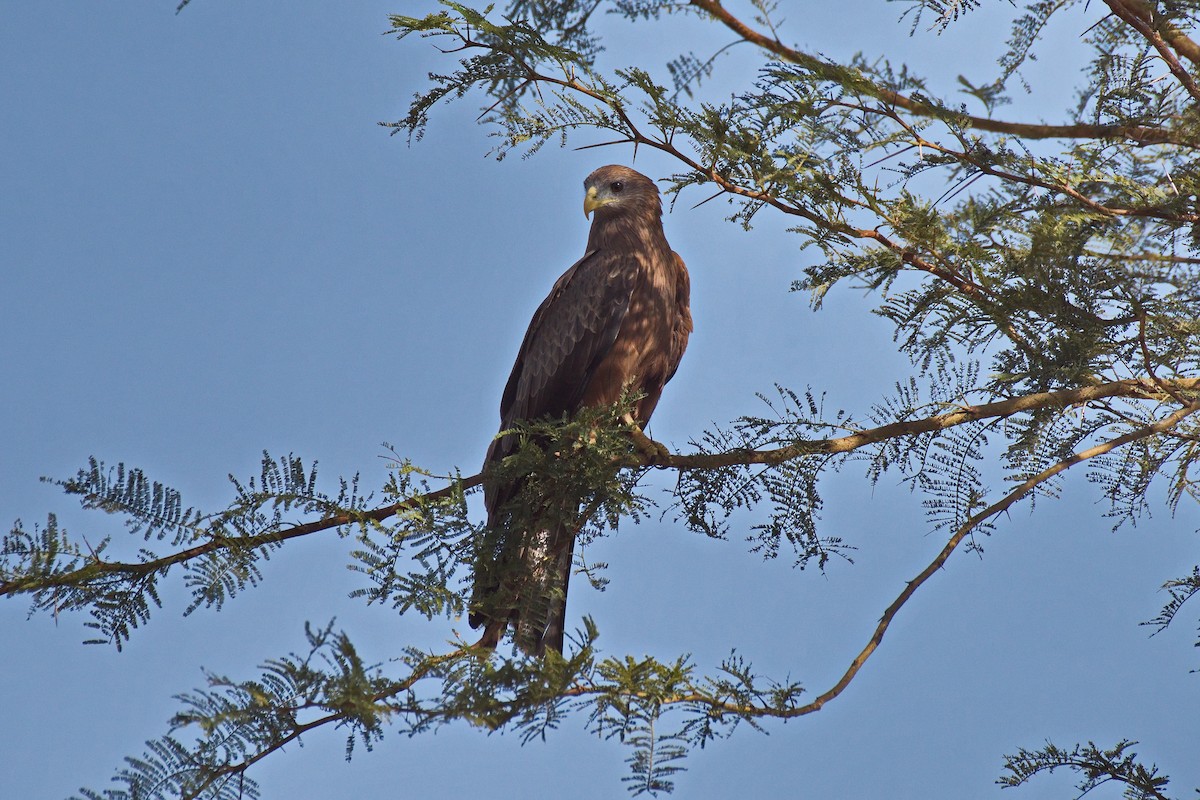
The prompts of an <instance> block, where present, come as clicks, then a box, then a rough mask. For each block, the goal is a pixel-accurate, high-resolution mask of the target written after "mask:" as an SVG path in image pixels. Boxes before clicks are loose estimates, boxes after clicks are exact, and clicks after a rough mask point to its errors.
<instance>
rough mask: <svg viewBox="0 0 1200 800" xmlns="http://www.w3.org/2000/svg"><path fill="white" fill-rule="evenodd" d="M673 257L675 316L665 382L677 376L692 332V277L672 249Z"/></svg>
mask: <svg viewBox="0 0 1200 800" xmlns="http://www.w3.org/2000/svg"><path fill="white" fill-rule="evenodd" d="M671 259H672V261H673V262H674V264H673V265H674V267H675V309H674V311H675V318H674V320H673V325H672V329H671V356H670V358H671V361H670V367H669V369H668V370H667V378H666V380H664V381H663V383H664V384H665V383H667V381H669V380H671V378H674V377H675V372H676V370H678V369H679V362H680V361H682V360H683V351H684V350H686V349H687V343H688V337H689V336H691V334H692V303H691V297H692V279H691V278H690V277H689V276H688V271H687V266H685V265H684V263H683V259H682V258H680V257H679V253H676V252H675V251H671Z"/></svg>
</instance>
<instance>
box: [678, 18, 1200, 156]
mask: <svg viewBox="0 0 1200 800" xmlns="http://www.w3.org/2000/svg"><path fill="white" fill-rule="evenodd" d="M688 2H689V4H690V5H691V6H693V7H695V8H698V9H700V10H701V11H704V12H705V13H707V14H709V15H710V16H711V17H712V18H713V19H715V20H717V21H718V22H720V23H721V24H722V25H724V26H725V27H727V28H729V29H730V30H731V31H733V32H734V33H736V34H737V35H738V36H740V37H741V38H742V39H744V40H745V41H747V42H750V43H751V44H754V45H756V46H758V47H761V48H762V49H764V50H766V51H767V52H769V53H771V54H772V55H774V56H777V57H778V58H780V59H782V60H783V61H787V62H789V63H792V64H799V65H800V66H802V67H805V68H807V69H811V70H813V71H814V72H817V73H819V74H823V73H828V72H830V71H831V70H841V69H843V68H841V67H839V66H838V65H834V64H830V63H828V62H826V61H823V60H821V59H820V58H817V57H816V56H813V55H810V54H808V53H805V52H802V51H800V50H796V49H794V48H791V47H788V46H787V45H785V44H784V43H783V42H781V41H779V39H778V38H776V37H774V36H767V35H766V34H764V33H762V32H760V31H757V30H755V29H754V28H751V27H750V26H749V25H747V24H746V23H744V22H742V21H741V20H740V19H738V18H737V17H735V16H734V15H733V14H731V13H730V12H729V11H728V10H727V9H726V8H725V7H724V6H722V5H721V3H720V2H719V0H688ZM1133 2H1134V0H1113V2H1109V5H1110V6H1112V5H1115V4H1117V3H1122V4H1127V5H1133ZM1175 33H1176V34H1177V37H1179V38H1176V39H1174V40H1172V44H1174V43H1175V42H1176V41H1179V42H1180V46H1181V47H1182V46H1185V45H1184V44H1183V42H1182V41H1180V39H1183V40H1187V41H1188V42H1191V40H1190V39H1187V37H1186V36H1182V34H1179V33H1178V32H1177V31H1176V32H1175ZM1192 46H1193V47H1194V46H1195V43H1194V42H1192ZM1189 52H1190V50H1189ZM1189 57H1190V56H1189ZM854 85H856V86H858V87H859V88H861V89H862V90H863V92H864V93H865V94H868V95H870V96H872V97H875V98H878V99H879V100H882V101H883V102H885V103H889V104H891V105H894V106H897V107H899V108H903V109H904V110H905V111H908V112H910V113H913V114H917V115H918V116H922V117H937V118H945V117H953V118H954V119H955V120H956V121H957V122H958V123H959V124H961V125H964V126H966V127H969V128H974V129H975V130H981V131H987V132H989V133H1006V134H1010V135H1013V136H1020V137H1023V138H1026V139H1104V140H1107V139H1128V140H1130V141H1133V142H1136V143H1137V144H1139V145H1154V144H1175V145H1181V146H1186V147H1197V146H1198V145H1197V144H1196V142H1194V141H1191V140H1190V139H1188V138H1187V137H1184V136H1182V135H1181V134H1179V133H1178V132H1176V131H1172V130H1169V129H1166V128H1157V127H1147V126H1145V125H1091V124H1087V123H1075V124H1069V125H1046V124H1033V123H1023V122H1005V121H1003V120H997V119H991V118H989V117H977V116H974V115H971V114H964V113H962V112H961V111H958V110H954V109H948V108H945V107H943V106H939V105H935V104H933V103H929V102H926V101H922V100H914V99H912V98H911V97H908V96H907V95H903V94H901V93H899V92H896V91H893V90H891V89H886V88H884V87H882V86H879V85H878V84H876V83H874V82H871V81H868V80H867V79H866V78H865V77H864V76H862V75H856V76H855V80H854Z"/></svg>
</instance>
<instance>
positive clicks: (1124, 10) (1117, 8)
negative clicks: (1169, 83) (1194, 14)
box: [1104, 0, 1200, 100]
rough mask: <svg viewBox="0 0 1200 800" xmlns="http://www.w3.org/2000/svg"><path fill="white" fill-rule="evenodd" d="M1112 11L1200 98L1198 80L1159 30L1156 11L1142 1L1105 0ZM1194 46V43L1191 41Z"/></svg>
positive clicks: (1185, 87)
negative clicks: (1155, 18) (1145, 5)
mask: <svg viewBox="0 0 1200 800" xmlns="http://www.w3.org/2000/svg"><path fill="white" fill-rule="evenodd" d="M1104 1H1105V3H1107V4H1108V7H1109V8H1110V9H1112V12H1113V13H1114V14H1116V15H1117V16H1118V17H1120V18H1121V19H1122V20H1123V21H1124V22H1125V23H1126V24H1127V25H1129V27H1131V28H1133V29H1134V30H1135V31H1137V32H1138V33H1140V34H1141V35H1142V37H1143V38H1145V40H1146V41H1147V42H1149V43H1150V45H1151V46H1152V47H1153V48H1154V49H1155V51H1157V52H1158V55H1159V57H1160V58H1162V60H1163V61H1165V62H1166V64H1167V69H1169V70H1171V74H1172V75H1174V76H1175V79H1176V80H1177V81H1179V84H1180V85H1181V86H1183V88H1184V89H1185V90H1187V93H1188V94H1190V95H1191V96H1192V99H1193V100H1200V86H1197V85H1196V81H1195V79H1194V78H1192V75H1191V73H1189V72H1188V71H1187V68H1186V67H1184V66H1183V64H1181V63H1179V59H1178V58H1177V57H1176V55H1175V51H1174V50H1172V49H1171V45H1169V44H1168V43H1167V41H1166V40H1165V39H1164V38H1163V36H1162V34H1160V33H1159V31H1158V26H1157V25H1156V23H1155V21H1154V13H1153V11H1152V10H1151V9H1149V8H1147V7H1144V6H1143V7H1142V8H1141V9H1140V10H1139V9H1138V6H1142V4H1141V3H1133V2H1129V0H1104ZM1182 38H1183V39H1185V40H1186V41H1187V42H1188V43H1191V40H1190V39H1187V37H1186V36H1184V37H1182ZM1191 44H1193V46H1194V43H1191Z"/></svg>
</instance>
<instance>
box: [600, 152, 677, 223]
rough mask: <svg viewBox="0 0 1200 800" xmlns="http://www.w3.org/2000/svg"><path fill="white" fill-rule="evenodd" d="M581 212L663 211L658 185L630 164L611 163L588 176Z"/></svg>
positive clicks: (606, 213) (607, 213)
mask: <svg viewBox="0 0 1200 800" xmlns="http://www.w3.org/2000/svg"><path fill="white" fill-rule="evenodd" d="M583 189H584V195H583V215H584V216H585V217H586V216H589V215H590V214H591V213H592V212H593V211H595V212H597V213H596V217H597V219H599V218H600V215H601V214H604V215H605V216H608V215H611V214H619V213H622V212H630V211H637V212H643V213H644V212H645V211H647V210H653V211H657V212H658V213H660V214H661V213H662V204H661V202H660V201H659V199H658V187H657V186H655V185H654V181H652V180H650V179H649V178H647V177H646V176H645V175H643V174H642V173H640V172H636V171H634V170H632V169H630V168H629V167H622V166H620V165H617V164H611V165H609V166H607V167H601V168H600V169H598V170H596V171H595V172H593V173H592V174H591V175H588V176H587V180H585V181H584V182H583Z"/></svg>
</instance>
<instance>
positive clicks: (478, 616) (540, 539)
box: [470, 166, 692, 654]
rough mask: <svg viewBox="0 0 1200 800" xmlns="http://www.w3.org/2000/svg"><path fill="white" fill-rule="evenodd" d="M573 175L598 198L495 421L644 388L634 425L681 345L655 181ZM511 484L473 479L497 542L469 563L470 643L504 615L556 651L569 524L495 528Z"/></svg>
mask: <svg viewBox="0 0 1200 800" xmlns="http://www.w3.org/2000/svg"><path fill="white" fill-rule="evenodd" d="M584 186H585V189H592V188H593V187H595V190H596V192H597V193H598V195H599V196H600V197H602V198H603V199H605V200H607V201H608V202H606V203H605V204H604V205H601V206H600V207H598V208H596V209H595V218H594V220H593V221H592V227H591V231H590V232H589V235H588V242H587V247H586V249H585V254H584V257H583V258H581V259H580V260H579V261H578V262H577V263H576V264H574V265H573V266H572V267H571V268H570V269H568V270H567V271H566V272H565V273H563V275H562V276H561V277H560V278H559V279H558V280H557V281H556V282H555V284H554V287H553V288H552V289H551V291H550V294H549V295H548V296H547V297H546V299H545V300H544V301H543V302H542V304H541V305H540V306H539V307H538V310H537V311H536V312H535V313H534V316H533V320H532V321H531V322H530V324H529V329H528V330H527V331H526V334H525V338H524V340H523V341H522V343H521V348H520V350H519V351H518V354H517V359H516V363H515V364H514V365H513V371H512V374H511V376H510V377H509V380H508V384H507V385H506V386H505V390H504V396H503V398H502V400H501V403H500V429H501V430H502V431H503V430H505V429H507V428H510V427H512V425H513V424H514V423H516V422H517V421H519V420H533V419H539V418H541V417H546V416H550V417H555V418H557V417H560V416H562V415H563V414H574V413H575V412H577V411H579V409H581V408H585V407H590V406H597V405H605V404H611V403H615V402H617V401H618V400H619V399H620V398H621V395H622V394H623V393H624V392H625V391H629V390H632V391H634V392H638V393H640V394H642V395H643V397H642V399H641V400H640V402H639V403H638V406H637V409H636V418H637V420H638V421H639V423H640V424H642V425H643V426H644V425H645V424H646V422H648V421H649V419H650V415H651V414H653V413H654V408H655V406H656V405H657V404H658V400H659V397H660V396H661V394H662V389H663V386H665V385H666V383H667V381H669V380H670V379H671V378H672V376H674V374H675V371H676V370H677V369H678V367H679V362H680V359H681V358H682V357H683V351H684V350H685V349H686V347H687V340H688V335H689V334H690V333H691V331H692V317H691V311H690V307H689V293H690V282H689V278H688V273H687V268H686V267H685V266H684V263H683V259H681V258H680V257H679V255H678V254H677V253H675V252H673V251H672V250H671V247H670V245H668V244H667V239H666V235H665V234H664V233H663V227H662V202H661V200H660V199H659V194H658V187H656V186H655V185H654V182H653V181H651V180H650V179H649V178H647V177H646V176H644V175H641V174H640V173H638V172H635V171H634V170H631V169H629V168H628V167H622V166H608V167H601V168H600V169H598V170H596V171H595V172H593V173H592V174H591V175H589V176H588V178H587V180H586V181H584ZM514 439H515V437H512V436H505V437H498V438H496V439H494V440H493V441H492V444H491V446H490V447H489V448H488V455H487V460H486V463H485V468H486V467H487V466H488V465H490V464H492V463H493V462H496V461H499V460H501V459H503V458H505V457H506V456H508V455H510V454H511V453H512V452H513V451H514V450H515V448H516V442H515V441H514ZM518 489H519V487H518V486H513V485H498V484H497V482H494V481H489V482H486V483H485V484H484V501H485V505H486V506H487V511H488V524H489V526H492V527H493V529H494V530H497V532H498V533H499V535H500V536H501V543H500V548H499V553H498V554H497V553H491V552H489V553H481V554H480V558H481V559H485V560H487V559H491V560H493V561H492V562H491V563H486V564H485V563H481V564H480V565H479V566H477V571H476V574H477V579H476V586H475V596H474V599H473V609H472V614H471V619H470V622H471V626H472V627H475V628H477V627H480V626H483V627H484V635H483V638H482V639H481V644H485V645H487V646H492V647H494V646H495V645H496V644H497V643H499V641H500V639H501V638H502V637H503V634H504V631H505V629H506V628H507V627H508V625H509V624H510V623H512V624H514V625H515V627H516V632H517V637H516V638H517V643H518V645H519V646H521V647H522V648H523V649H526V650H527V651H529V652H532V653H538V654H540V653H541V652H543V651H544V649H545V648H546V647H552V648H554V649H556V650H559V651H560V652H561V650H562V646H563V633H564V627H565V610H566V591H567V584H568V581H569V579H570V572H571V561H572V545H573V544H574V538H575V531H574V530H565V529H562V526H553V527H551V528H548V529H547V530H543V531H535V532H533V533H530V532H521V531H505V530H502V529H500V528H501V526H503V525H504V514H503V507H504V504H505V503H507V502H509V501H510V500H511V499H512V498H513V497H514V496H515V495H516V493H517V491H518ZM576 505H577V503H576ZM496 559H499V564H497V563H495V560H496ZM497 566H499V567H500V569H499V570H497V569H496V567H497ZM510 566H511V570H512V571H513V573H514V574H512V575H506V576H505V577H504V579H503V580H504V581H505V582H506V584H507V583H511V584H513V585H511V586H508V585H506V586H505V587H504V589H505V594H506V597H505V598H504V601H503V602H501V603H497V602H496V599H497V598H496V597H494V595H496V593H497V592H499V591H501V587H500V586H499V585H498V584H497V580H496V577H495V576H496V574H497V572H501V573H504V572H506V571H508V570H509V567H510ZM485 574H487V575H490V576H491V577H490V578H484V577H483V576H484V575H485ZM533 593H537V596H536V597H535V596H532V594H533ZM489 601H490V603H491V605H490V607H487V608H485V605H486V604H487V603H488V602H489ZM498 605H499V606H500V607H497V606H498ZM518 606H519V607H520V608H518Z"/></svg>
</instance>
